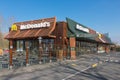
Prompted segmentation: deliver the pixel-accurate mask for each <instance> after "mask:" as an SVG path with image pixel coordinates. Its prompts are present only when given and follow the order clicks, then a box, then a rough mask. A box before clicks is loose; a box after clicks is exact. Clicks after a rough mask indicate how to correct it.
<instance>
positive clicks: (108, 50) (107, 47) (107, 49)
mask: <svg viewBox="0 0 120 80" xmlns="http://www.w3.org/2000/svg"><path fill="white" fill-rule="evenodd" d="M105 52H106V53H109V52H110V48H109V45H106V46H105Z"/></svg>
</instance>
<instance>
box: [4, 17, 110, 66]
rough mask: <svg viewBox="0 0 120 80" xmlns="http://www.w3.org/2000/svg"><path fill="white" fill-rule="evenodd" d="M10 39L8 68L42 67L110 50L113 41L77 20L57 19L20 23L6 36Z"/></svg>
mask: <svg viewBox="0 0 120 80" xmlns="http://www.w3.org/2000/svg"><path fill="white" fill-rule="evenodd" d="M5 38H6V39H8V40H9V48H10V52H9V54H10V55H9V56H10V58H9V65H10V67H13V66H14V63H15V61H17V62H19V63H21V64H20V65H25V66H26V65H29V64H35V63H36V64H41V63H46V62H53V61H57V60H63V59H76V58H77V57H78V56H80V55H81V54H90V53H101V52H106V53H108V52H109V51H110V44H111V40H110V38H109V37H108V36H107V35H104V34H101V33H99V32H96V31H94V30H92V29H90V28H88V27H86V26H84V25H82V24H80V23H78V22H76V21H73V20H71V19H70V18H66V21H60V22H57V21H56V17H52V18H45V19H39V20H31V21H24V22H17V23H14V24H13V25H12V26H11V29H10V31H9V33H8V35H6V37H5Z"/></svg>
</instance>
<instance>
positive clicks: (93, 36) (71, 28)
mask: <svg viewBox="0 0 120 80" xmlns="http://www.w3.org/2000/svg"><path fill="white" fill-rule="evenodd" d="M66 20H67V23H68V32H67V36H68V37H72V36H74V37H76V38H77V39H81V40H86V41H88V40H89V41H92V42H93V41H94V42H99V43H105V44H111V43H112V42H111V40H110V38H109V37H108V36H106V35H104V34H101V33H99V32H96V31H94V30H92V29H90V28H88V27H86V26H84V25H82V24H80V23H77V22H75V21H73V20H71V19H69V18H66Z"/></svg>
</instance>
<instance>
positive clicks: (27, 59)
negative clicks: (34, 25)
mask: <svg viewBox="0 0 120 80" xmlns="http://www.w3.org/2000/svg"><path fill="white" fill-rule="evenodd" d="M25 47H26V66H29V52H28V51H29V45H28V41H26V42H25Z"/></svg>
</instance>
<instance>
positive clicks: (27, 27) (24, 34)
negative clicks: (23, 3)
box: [5, 17, 56, 39]
mask: <svg viewBox="0 0 120 80" xmlns="http://www.w3.org/2000/svg"><path fill="white" fill-rule="evenodd" d="M55 25H56V18H55V17H53V18H46V19H39V20H33V21H25V22H18V23H14V24H13V25H12V27H11V30H10V32H9V34H8V35H7V36H6V37H5V38H6V39H27V38H38V37H52V38H55V36H54V35H52V32H53V30H54V29H55Z"/></svg>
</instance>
